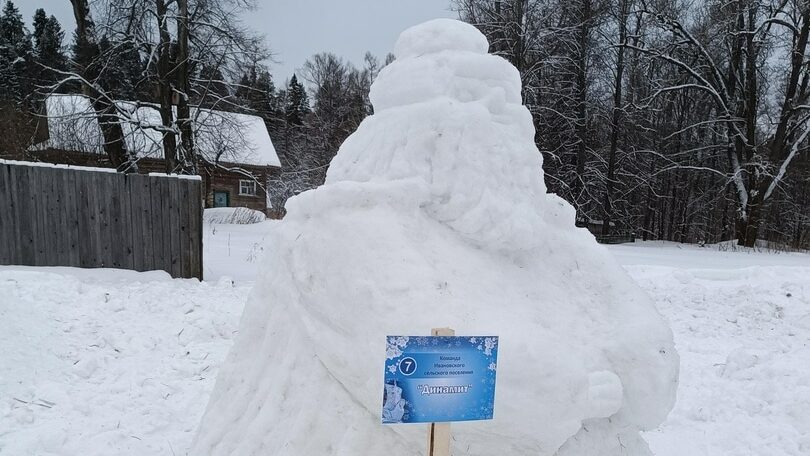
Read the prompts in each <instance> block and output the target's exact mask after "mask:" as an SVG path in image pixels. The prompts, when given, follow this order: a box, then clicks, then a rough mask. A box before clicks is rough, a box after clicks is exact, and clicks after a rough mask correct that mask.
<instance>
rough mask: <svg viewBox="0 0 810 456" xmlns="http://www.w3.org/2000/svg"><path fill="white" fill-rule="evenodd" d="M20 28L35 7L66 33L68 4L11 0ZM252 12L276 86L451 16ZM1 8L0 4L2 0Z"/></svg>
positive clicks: (396, 8) (430, 8) (393, 9)
mask: <svg viewBox="0 0 810 456" xmlns="http://www.w3.org/2000/svg"><path fill="white" fill-rule="evenodd" d="M13 1H14V3H15V4H16V5H17V7H18V8H20V12H21V13H22V14H23V17H24V19H25V22H26V25H27V26H28V28H29V29H30V28H31V19H32V17H33V15H34V11H35V10H36V9H37V8H44V9H45V11H46V12H47V13H48V14H53V15H54V16H56V17H57V18H58V19H59V22H60V23H62V26H63V27H64V28H65V29H66V30H68V32H69V33H68V34H67V35H68V36H67V38H66V44H67V43H69V40H70V38H69V34H70V33H72V30H73V28H74V26H73V14H72V12H71V8H70V1H69V0H13ZM256 1H257V4H258V7H259V8H258V10H257V11H252V12H250V14H247V15H246V16H245V18H244V21H245V23H246V24H247V25H249V26H250V27H251V28H252V29H254V30H255V31H257V32H259V33H261V34H263V35H265V36H266V38H267V44H268V45H269V47H270V49H271V50H272V51H273V53H274V59H275V60H276V62H275V63H272V64H271V69H272V73H273V77H274V78H275V80H276V84H277V85H280V84H281V83H282V82H283V81H284V80H286V79H287V78H289V77H290V76H291V75H292V73H293V72H294V71H296V70H297V69H298V68H300V67H301V65H303V63H304V61H306V59H307V58H309V57H310V56H311V55H313V54H315V53H318V52H322V51H331V52H334V53H335V54H337V55H339V56H341V57H344V58H346V59H348V60H349V61H351V62H353V63H355V64H358V65H359V64H361V63H362V61H363V55H364V54H365V53H366V51H371V53H372V54H374V55H376V56H378V57H380V58H381V59H382V58H383V57H384V56H385V55H386V54H387V53H388V52H390V51H391V50H392V48H393V46H394V42H395V41H396V38H397V36H398V35H399V32H401V31H402V30H404V29H405V28H407V27H409V26H411V25H415V24H418V23H420V22H422V21H425V20H428V19H433V18H437V17H456V15H455V14H454V13H453V12H451V11H450V0H256ZM3 3H5V0H3Z"/></svg>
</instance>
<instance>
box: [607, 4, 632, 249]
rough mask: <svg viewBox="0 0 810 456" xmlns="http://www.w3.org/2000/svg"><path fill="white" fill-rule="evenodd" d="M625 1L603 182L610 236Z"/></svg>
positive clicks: (624, 31) (619, 118)
mask: <svg viewBox="0 0 810 456" xmlns="http://www.w3.org/2000/svg"><path fill="white" fill-rule="evenodd" d="M626 41H627V0H622V1H621V3H620V5H619V46H618V49H617V50H616V52H617V57H616V79H615V81H614V84H615V85H614V93H613V116H612V119H611V120H612V122H611V131H610V150H609V151H608V169H607V181H606V182H605V202H604V212H605V216H604V218H603V220H602V222H603V223H602V234H603V235H609V234H610V223H611V219H612V218H613V182H614V180H615V179H616V155H617V149H618V145H619V123H620V122H621V113H622V79H623V74H624V47H625V45H626V44H627V43H626Z"/></svg>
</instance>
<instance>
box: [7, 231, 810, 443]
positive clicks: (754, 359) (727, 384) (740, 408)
mask: <svg viewBox="0 0 810 456" xmlns="http://www.w3.org/2000/svg"><path fill="white" fill-rule="evenodd" d="M272 223H275V222H265V223H261V224H255V225H207V226H206V237H205V252H204V255H205V274H206V281H205V282H203V283H199V282H197V281H196V280H171V279H169V278H168V277H167V276H166V275H165V274H162V273H157V272H154V273H134V272H130V271H114V270H90V271H87V270H77V269H69V268H23V267H0V350H2V352H0V455H3V456H5V455H9V456H18V455H20V456H22V455H79V454H81V455H89V456H92V455H113V454H114V455H138V456H151V455H183V454H185V453H186V450H187V448H188V446H189V444H190V442H191V438H192V434H193V431H194V429H195V427H196V425H197V423H198V421H199V418H200V416H201V414H202V412H203V409H204V407H205V404H206V402H207V398H208V395H209V393H210V390H211V388H212V387H213V379H214V378H215V376H216V371H217V368H218V365H219V363H220V362H221V361H222V359H223V357H224V355H225V353H226V352H227V350H228V348H229V347H230V344H231V338H232V337H233V335H234V332H235V331H236V328H237V326H238V319H239V315H240V314H241V309H242V306H243V303H244V301H245V299H246V297H247V293H248V291H249V289H250V285H251V281H252V280H253V277H254V275H255V271H256V270H257V268H258V265H259V257H260V256H261V255H262V254H263V252H264V251H265V249H264V248H263V239H264V237H265V233H266V230H267V228H268V227H270V226H271V224H272ZM610 250H611V251H612V252H613V253H614V255H615V256H616V258H617V259H618V260H619V262H620V263H622V264H623V265H624V266H625V268H626V269H627V270H628V271H629V272H630V274H631V275H632V276H633V277H634V278H635V279H636V281H637V282H638V283H639V284H640V285H641V286H642V287H643V288H644V289H645V290H647V292H649V293H650V294H651V295H652V296H653V298H654V299H655V301H656V303H657V305H658V308H659V310H660V311H661V312H662V313H663V314H664V315H665V316H666V317H667V318H668V319H669V320H670V322H671V324H672V327H673V331H674V333H675V339H676V343H677V346H678V349H679V351H680V355H681V362H682V366H681V386H680V389H679V393H678V403H677V405H676V407H675V410H674V411H673V412H672V413H671V415H670V418H669V420H668V421H667V423H665V424H664V425H663V426H662V427H661V428H660V429H658V430H656V431H653V432H649V433H647V434H646V438H647V440H648V441H649V442H650V446H651V447H652V449H653V451H654V452H655V453H656V454H657V455H659V456H675V455H678V456H684V455H689V456H700V455H706V456H715V455H716V456H721V455H722V456H734V455H740V456H742V455H767V456H782V455H807V454H810V408H808V407H807V404H809V403H810V348H809V347H808V343H810V255H807V254H784V253H782V254H776V253H768V252H740V251H737V252H722V251H718V248H717V247H716V246H715V247H706V248H700V247H696V246H681V245H678V244H672V243H637V244H633V245H621V246H612V247H610Z"/></svg>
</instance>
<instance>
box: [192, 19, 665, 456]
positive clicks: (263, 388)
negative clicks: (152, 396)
mask: <svg viewBox="0 0 810 456" xmlns="http://www.w3.org/2000/svg"><path fill="white" fill-rule="evenodd" d="M486 47H487V46H486V41H485V39H484V38H483V36H482V35H481V34H480V32H478V31H477V30H476V29H475V28H474V27H472V26H469V25H466V24H462V23H460V22H456V21H450V20H438V21H432V22H428V23H426V24H422V25H419V26H416V27H414V28H412V29H409V30H407V31H405V32H404V33H403V34H402V36H401V39H400V40H399V42H398V43H397V45H396V47H395V50H396V52H397V60H396V61H395V62H394V63H392V64H391V65H389V66H387V67H386V68H384V69H383V70H382V71H381V73H380V75H379V77H378V78H377V80H376V81H375V83H374V85H373V87H372V90H371V100H372V102H373V104H374V107H375V114H374V115H373V116H371V117H368V118H367V119H366V120H364V121H363V123H362V124H361V125H360V127H359V128H358V130H357V131H356V132H355V133H354V134H353V135H352V136H350V137H349V138H348V139H347V140H346V142H345V143H344V144H343V145H342V146H341V148H340V150H339V151H338V153H337V156H336V158H335V159H334V160H333V162H332V164H331V165H330V168H329V171H328V174H327V179H326V183H325V185H323V186H321V187H320V188H318V189H316V190H313V191H309V192H305V193H302V194H301V195H298V196H297V197H295V198H293V199H291V200H289V201H288V203H287V206H286V208H287V210H288V212H287V215H286V217H285V218H284V220H282V221H281V222H278V223H275V224H272V225H270V229H269V231H268V235H267V236H268V237H267V239H266V244H267V245H270V246H273V254H272V255H268V256H267V258H266V261H265V262H264V263H263V265H262V268H261V272H260V274H259V276H258V277H257V282H256V285H255V287H254V289H253V291H252V292H251V296H250V298H249V299H248V302H247V304H246V308H245V312H244V314H243V317H242V320H241V323H240V329H239V335H238V337H237V338H236V340H235V342H234V346H233V348H232V350H231V351H230V352H229V355H228V357H227V359H226V361H225V363H224V365H223V366H222V368H221V370H220V373H219V375H218V379H217V384H216V386H215V389H214V391H213V393H212V396H211V402H210V403H209V406H208V408H207V410H206V413H205V415H204V417H203V419H202V421H201V425H200V428H199V431H198V434H197V437H196V440H195V442H194V444H193V446H192V449H191V451H190V454H192V455H240V456H241V455H245V456H247V455H254V454H267V453H268V452H272V454H275V455H279V456H281V455H311V454H319V455H356V454H366V455H379V454H388V453H390V452H391V448H397V451H396V453H397V454H402V455H404V454H413V455H417V454H423V452H424V448H423V447H424V438H425V435H424V428H423V427H414V426H388V427H381V426H380V424H379V423H380V409H381V400H382V394H381V393H382V390H383V385H382V378H381V376H380V375H379V373H380V372H379V370H380V366H381V365H383V361H384V359H385V340H386V339H385V336H386V335H389V334H420V333H422V334H426V333H428V331H429V330H430V329H431V328H433V327H440V326H449V327H452V328H454V329H455V330H456V332H457V334H460V335H464V334H475V333H484V334H495V335H500V336H501V339H500V347H499V362H498V390H497V393H496V396H497V399H496V409H495V419H494V420H493V421H486V422H474V423H464V424H458V425H455V426H454V427H453V448H454V451H455V452H456V453H457V454H462V453H463V454H467V455H492V454H544V455H552V454H558V455H560V456H565V455H584V454H595V453H596V452H598V453H599V454H600V455H605V456H610V455H619V454H622V455H627V454H629V455H644V454H649V452H648V449H647V446H646V443H645V442H644V441H643V439H642V438H641V437H640V434H639V432H640V431H642V430H652V429H655V428H656V427H657V426H658V425H659V424H660V423H661V422H662V421H664V419H665V418H666V416H667V413H668V412H669V410H670V409H671V407H672V405H673V402H674V400H675V390H676V386H677V375H678V365H679V363H678V355H677V353H676V351H675V349H674V347H673V341H672V333H671V332H670V330H669V328H668V326H667V324H666V322H665V321H664V320H663V318H662V317H661V316H660V315H659V314H658V312H657V311H656V310H655V308H654V306H653V304H652V302H651V301H650V299H649V297H648V296H647V295H646V294H644V293H643V292H642V291H641V290H640V289H639V288H638V287H637V286H636V285H635V284H634V283H633V281H632V280H631V279H630V277H629V276H627V275H626V274H625V273H624V272H623V271H622V270H621V268H620V267H618V265H617V264H616V263H615V261H614V260H613V259H612V257H611V256H610V254H609V253H608V251H607V250H606V249H605V248H604V247H602V246H599V245H597V244H596V242H595V241H594V239H593V237H592V236H591V235H590V234H589V233H588V232H587V231H586V230H582V229H576V228H575V227H574V211H573V209H572V208H571V207H570V206H569V205H568V204H567V203H565V202H564V201H562V200H561V199H560V198H558V197H556V196H554V195H548V194H546V188H545V185H544V183H543V181H542V178H541V175H542V171H541V155H540V153H539V152H538V151H537V149H536V147H535V145H534V141H533V138H534V130H533V126H532V121H531V116H530V114H529V112H528V111H527V110H526V108H525V107H523V106H522V105H521V99H520V79H519V75H518V72H517V70H515V69H514V68H513V67H512V66H511V65H509V64H508V63H507V62H506V61H505V60H503V59H501V58H499V57H496V56H492V55H488V54H486V53H485V51H486Z"/></svg>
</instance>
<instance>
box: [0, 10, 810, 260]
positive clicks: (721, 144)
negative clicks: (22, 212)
mask: <svg viewBox="0 0 810 456" xmlns="http://www.w3.org/2000/svg"><path fill="white" fill-rule="evenodd" d="M65 1H68V0H65ZM71 3H72V5H73V9H74V17H75V19H76V24H72V27H70V28H74V27H75V30H76V31H75V33H73V34H72V36H69V37H66V36H65V33H64V31H63V27H62V26H61V24H59V23H58V21H57V20H56V19H55V18H54V17H52V16H48V15H47V13H46V12H45V11H43V10H38V11H37V12H36V14H35V16H34V18H33V21H32V22H31V23H30V26H29V24H27V23H26V21H25V20H24V19H23V18H22V17H21V15H20V14H19V12H18V10H17V9H16V8H15V7H14V5H13V3H11V2H6V3H5V5H4V7H3V10H2V13H0V129H1V130H2V131H3V132H4V134H3V135H0V136H1V137H0V157H26V158H28V159H31V158H32V157H30V154H29V153H28V152H27V151H28V147H29V146H30V144H31V143H32V141H33V140H34V137H35V135H36V124H37V122H38V121H41V117H40V116H39V114H38V113H40V112H41V105H42V100H43V99H44V97H45V96H47V95H48V94H49V93H83V94H85V95H87V96H88V97H90V98H91V99H92V100H93V109H94V110H95V112H96V115H97V116H98V118H99V120H100V124H101V125H102V127H103V128H102V130H103V133H104V137H105V142H106V144H105V148H106V149H107V154H108V156H109V158H110V162H111V163H112V164H113V165H114V166H116V167H117V168H118V169H119V170H120V171H122V172H134V171H137V160H138V158H137V153H136V151H128V150H125V149H126V148H125V143H124V141H123V138H122V135H123V132H122V131H121V128H120V124H121V122H132V121H133V119H130V118H128V117H127V113H126V112H122V111H121V110H120V109H119V108H117V107H116V105H115V103H113V100H133V101H139V102H143V103H153V104H157V105H159V106H160V110H161V117H162V123H161V125H151V126H148V128H154V129H157V130H158V131H160V132H161V133H162V134H163V147H164V150H166V151H168V152H169V153H167V154H166V155H167V158H166V168H167V171H172V172H181V173H195V172H197V166H198V163H197V160H199V159H200V157H199V155H198V154H196V153H195V152H194V151H195V147H196V146H195V144H194V135H193V134H192V133H191V127H190V124H191V122H192V121H193V120H192V119H191V118H190V115H189V114H188V113H189V110H190V108H193V107H196V106H200V107H211V108H216V109H218V110H225V111H236V112H246V113H252V114H256V115H259V116H261V117H262V118H263V119H264V120H265V123H266V125H267V127H268V131H269V132H270V135H271V137H272V139H273V141H274V144H275V146H276V149H277V151H278V152H279V156H280V158H281V160H282V173H281V175H280V176H279V177H278V178H276V179H274V180H273V181H271V182H268V183H266V185H267V189H268V191H269V192H270V193H271V195H272V198H273V203H274V205H275V204H282V203H283V201H285V200H286V199H287V198H289V197H290V196H292V195H295V194H297V193H300V192H301V191H305V190H307V189H310V188H313V187H316V186H318V185H320V184H321V183H322V182H323V179H324V177H325V174H326V170H327V168H328V164H329V161H330V160H331V159H332V157H333V156H334V154H335V153H336V152H337V149H338V147H339V146H340V144H341V143H342V142H343V140H344V139H345V138H346V137H348V135H350V134H351V133H352V132H353V131H354V130H355V129H356V128H357V126H358V125H359V124H360V122H361V121H362V120H363V119H364V118H365V117H366V116H367V115H369V114H371V113H372V106H371V104H370V102H369V100H368V91H369V88H370V86H371V83H372V81H373V80H374V78H375V76H376V75H377V73H378V72H379V71H380V69H381V68H382V67H384V66H385V65H386V64H387V63H389V62H390V61H391V59H392V58H393V57H392V56H390V55H389V56H387V57H386V58H385V59H383V60H382V61H381V60H380V59H378V58H376V57H375V56H372V55H370V54H367V56H366V59H365V61H364V63H363V65H362V66H361V67H359V68H358V67H356V66H355V65H353V64H351V63H349V62H347V61H345V60H344V59H342V58H340V57H339V56H336V55H334V54H332V53H329V52H324V53H321V54H317V55H315V56H312V57H311V58H310V59H309V60H308V61H307V62H306V64H305V65H304V66H303V67H302V68H301V69H300V71H299V74H297V75H294V76H293V77H291V78H290V79H289V80H286V81H283V82H278V81H276V80H274V78H273V76H272V75H271V73H270V71H269V69H268V66H267V62H268V58H269V57H270V53H269V51H268V48H267V47H266V45H265V43H264V42H263V40H262V39H261V37H260V36H259V35H257V34H256V33H255V32H253V31H251V30H248V29H246V28H244V27H242V25H241V24H240V23H239V21H238V19H237V16H238V15H237V14H233V13H234V11H245V8H248V7H249V5H248V4H246V3H244V2H243V1H240V0H222V1H218V2H210V1H205V0H99V1H96V2H93V3H92V5H91V4H89V3H88V2H87V0H71ZM453 5H454V8H455V9H456V10H457V12H458V14H459V17H460V18H461V19H462V20H464V21H467V22H469V23H471V24H473V25H475V26H476V27H478V28H479V29H480V30H481V31H482V32H483V33H484V34H485V35H486V36H487V38H488V39H489V41H490V43H491V49H490V51H491V52H493V53H495V54H498V55H500V56H502V57H504V58H505V59H507V60H509V61H510V62H511V63H512V64H513V65H515V67H516V68H517V69H518V70H519V72H520V74H521V79H522V83H523V98H524V103H525V104H526V106H527V107H528V108H529V110H530V112H531V113H532V116H533V118H534V123H535V127H536V131H537V133H536V143H537V145H538V148H539V149H540V150H541V152H542V153H543V155H544V168H545V172H546V182H547V185H548V187H549V191H552V192H554V193H557V194H559V195H560V196H562V197H564V198H565V199H566V200H568V201H569V202H571V204H573V205H574V206H575V208H576V209H577V218H578V222H579V223H581V224H583V225H585V224H590V225H591V226H592V227H593V226H595V225H596V226H600V225H601V230H602V231H601V235H604V236H611V235H616V234H624V233H635V236H636V237H637V238H642V239H662V240H672V241H679V242H693V243H714V242H718V241H722V240H729V239H739V242H740V244H742V245H748V246H752V245H755V243H756V242H757V241H758V240H760V241H765V242H768V243H772V245H778V246H780V247H788V248H808V247H810V230H809V229H808V228H810V159H808V153H807V147H808V141H807V135H808V134H810V122H808V119H810V102H808V97H809V96H810V87H808V86H810V63H808V59H807V57H808V49H807V41H808V32H809V31H810V4H808V2H807V1H798V0H796V1H756V0H736V1H731V2H722V1H715V0H708V1H705V2H692V3H689V2H680V1H675V0H660V1H656V2H646V1H640V0H602V1H594V0H571V1H562V0H506V1H491V0H454V2H453ZM91 7H92V8H91ZM173 106H176V111H173V108H172V107H173ZM145 128H146V127H145ZM262 184H264V183H262Z"/></svg>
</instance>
